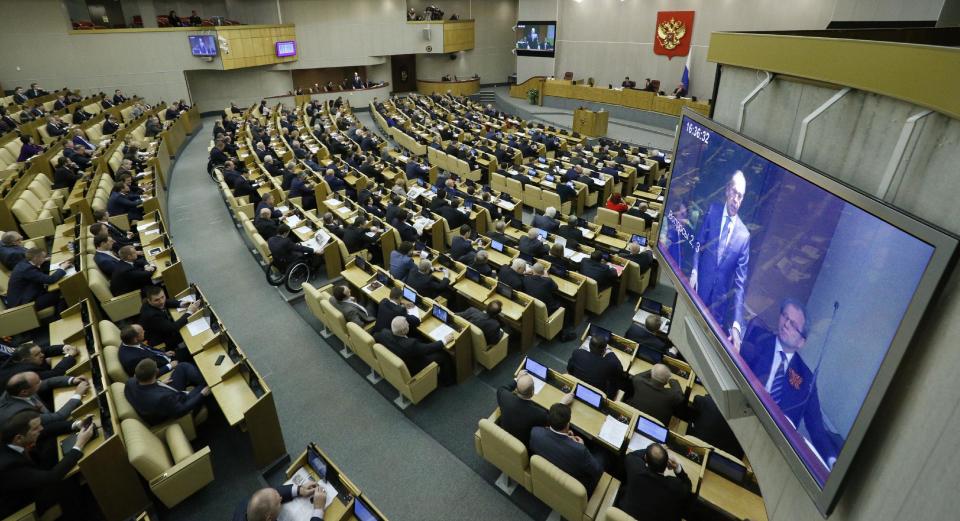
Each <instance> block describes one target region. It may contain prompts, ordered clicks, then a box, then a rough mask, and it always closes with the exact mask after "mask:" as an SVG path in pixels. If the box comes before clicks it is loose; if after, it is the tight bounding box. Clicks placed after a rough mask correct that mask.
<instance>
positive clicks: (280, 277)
mask: <svg viewBox="0 0 960 521" xmlns="http://www.w3.org/2000/svg"><path fill="white" fill-rule="evenodd" d="M283 264H284V263H280V262H277V261H274V262H271V263H270V265H269V266H267V283H268V284H270V285H271V286H280V285H281V284H282V285H283V287H285V288H287V291H289V292H291V293H299V292H301V291H303V283H304V282H307V281H309V280H310V279H311V277H313V274H314V273H315V272H316V271H317V269H318V268H319V267H320V258H319V256H317V255H316V254H309V255H298V256H296V257H294V258H293V259H292V260H291V261H289V262H288V263H286V265H283Z"/></svg>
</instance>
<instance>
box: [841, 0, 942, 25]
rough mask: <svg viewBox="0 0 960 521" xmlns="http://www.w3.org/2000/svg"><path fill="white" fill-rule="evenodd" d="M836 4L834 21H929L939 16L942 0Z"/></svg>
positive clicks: (851, 0)
mask: <svg viewBox="0 0 960 521" xmlns="http://www.w3.org/2000/svg"><path fill="white" fill-rule="evenodd" d="M947 3H949V2H947ZM836 4H837V5H836V8H834V10H833V19H834V20H836V21H868V22H879V21H904V20H927V21H929V20H936V19H937V18H938V17H939V16H940V10H941V9H942V8H943V6H944V0H917V1H911V2H904V1H903V0H836Z"/></svg>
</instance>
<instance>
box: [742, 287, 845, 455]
mask: <svg viewBox="0 0 960 521" xmlns="http://www.w3.org/2000/svg"><path fill="white" fill-rule="evenodd" d="M808 333H809V331H808V327H807V312H806V310H805V309H804V306H803V304H801V303H800V302H799V301H797V300H794V299H792V298H787V299H784V300H783V302H782V303H781V304H780V318H779V320H778V321H777V334H776V335H774V334H773V333H771V332H770V331H767V330H766V329H764V328H762V327H751V331H750V332H749V334H748V335H747V337H746V338H745V339H744V340H743V346H742V347H741V349H740V356H741V357H742V358H743V361H744V362H746V364H747V365H748V366H749V367H750V370H751V371H753V374H754V376H756V377H757V380H759V381H760V384H761V385H763V387H764V389H766V391H767V392H768V393H769V394H770V398H771V399H773V401H774V402H775V403H776V404H777V406H778V407H779V408H780V411H781V412H782V413H783V415H784V416H786V417H787V418H789V419H790V421H791V422H793V425H794V427H797V428H799V427H800V420H803V423H804V425H805V426H806V428H807V432H808V433H810V442H811V443H812V444H813V447H814V449H815V450H816V451H817V453H818V454H819V455H820V457H821V458H822V459H823V461H824V462H826V463H827V466H828V467H832V466H833V462H834V460H835V459H836V456H837V450H836V448H835V447H834V443H833V441H832V437H831V435H830V434H829V433H828V431H827V429H826V427H824V425H823V413H822V412H821V411H820V398H819V397H818V396H817V385H816V384H817V383H816V382H815V381H814V378H815V375H814V374H813V373H812V372H811V371H810V368H809V367H807V364H806V363H804V361H803V360H802V359H801V358H800V357H799V356H797V353H799V352H800V350H802V349H803V346H804V345H805V344H806V343H807V335H808Z"/></svg>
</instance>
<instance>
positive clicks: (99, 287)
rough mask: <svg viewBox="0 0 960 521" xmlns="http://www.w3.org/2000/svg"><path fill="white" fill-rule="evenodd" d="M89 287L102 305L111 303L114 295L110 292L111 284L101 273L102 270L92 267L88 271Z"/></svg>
mask: <svg viewBox="0 0 960 521" xmlns="http://www.w3.org/2000/svg"><path fill="white" fill-rule="evenodd" d="M87 285H89V286H90V291H92V292H93V294H94V296H96V297H97V300H99V301H100V302H101V303H104V302H109V301H110V299H112V298H113V293H111V292H110V282H109V281H108V280H107V277H106V276H104V274H103V272H101V271H100V268H97V267H95V266H91V267H90V269H88V270H87Z"/></svg>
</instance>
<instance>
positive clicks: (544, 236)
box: [537, 228, 549, 240]
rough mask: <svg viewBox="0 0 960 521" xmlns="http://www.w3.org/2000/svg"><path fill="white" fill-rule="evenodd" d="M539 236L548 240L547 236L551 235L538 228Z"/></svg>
mask: <svg viewBox="0 0 960 521" xmlns="http://www.w3.org/2000/svg"><path fill="white" fill-rule="evenodd" d="M537 235H539V236H540V239H542V240H547V235H549V233H548V232H547V230H541V229H539V228H537Z"/></svg>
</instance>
